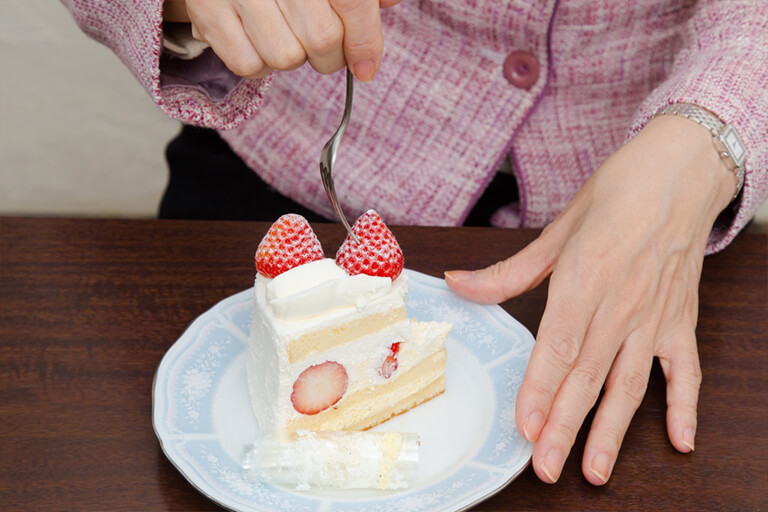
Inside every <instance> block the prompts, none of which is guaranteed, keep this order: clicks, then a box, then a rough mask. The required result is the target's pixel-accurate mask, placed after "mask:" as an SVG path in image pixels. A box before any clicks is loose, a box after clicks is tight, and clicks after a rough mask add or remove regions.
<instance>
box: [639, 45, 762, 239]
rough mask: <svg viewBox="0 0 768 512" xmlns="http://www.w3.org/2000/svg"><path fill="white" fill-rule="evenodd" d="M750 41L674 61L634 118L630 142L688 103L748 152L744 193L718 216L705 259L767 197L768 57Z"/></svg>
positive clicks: (748, 219)
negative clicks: (767, 87) (664, 112)
mask: <svg viewBox="0 0 768 512" xmlns="http://www.w3.org/2000/svg"><path fill="white" fill-rule="evenodd" d="M763 48H765V46H762V47H760V45H758V44H756V43H755V41H754V40H752V41H747V42H745V43H744V46H743V47H741V48H738V49H732V50H730V51H719V52H718V53H717V54H715V55H712V54H708V55H698V56H696V59H695V60H693V59H678V61H677V63H676V66H675V68H674V69H673V71H672V73H671V75H670V76H669V77H668V78H667V79H666V80H665V81H664V82H663V83H661V84H660V85H659V86H658V87H657V88H656V89H655V90H654V91H653V92H652V93H651V95H650V96H649V97H648V98H647V99H646V100H645V101H644V102H643V104H642V105H641V106H640V108H639V109H638V111H637V112H636V113H635V116H634V122H633V124H632V127H631V129H630V134H629V137H632V136H634V135H635V134H637V132H639V131H640V130H641V129H642V128H643V127H644V126H645V124H646V123H647V122H648V121H649V120H650V119H651V118H652V117H653V116H654V115H655V114H656V113H657V112H658V111H659V110H661V108H663V107H664V106H666V105H669V104H673V103H692V104H695V105H698V106H701V107H704V108H706V109H707V110H710V111H711V112H713V113H714V114H715V115H717V116H718V117H719V118H720V119H721V120H722V121H723V122H724V123H726V124H731V125H732V126H733V127H734V129H735V130H736V132H737V133H738V134H739V136H740V137H741V138H742V140H743V141H744V144H745V146H746V148H747V159H746V162H745V179H744V187H743V189H742V192H741V194H740V195H739V196H738V197H737V198H736V199H735V200H734V201H733V202H732V203H731V204H730V205H729V206H728V207H726V209H725V210H724V211H723V212H722V213H721V214H720V216H719V217H718V220H717V221H716V223H715V225H714V226H713V229H712V232H711V233H710V236H709V240H708V242H707V249H706V250H707V254H712V253H715V252H718V251H720V250H722V249H724V248H725V247H726V246H727V245H728V244H729V243H730V242H731V241H732V240H733V239H734V238H735V237H736V235H737V234H738V233H739V231H741V230H742V229H743V228H744V227H745V226H746V225H747V224H748V223H749V221H750V220H751V219H752V217H753V216H754V215H755V213H756V212H757V210H758V208H759V207H760V205H761V203H762V202H763V201H764V200H765V198H766V196H768V147H767V146H766V144H765V142H764V134H765V130H766V127H768V105H766V97H765V95H764V91H763V87H759V86H757V84H765V83H768V69H767V68H766V67H765V62H766V60H767V57H768V52H767V51H766V50H764V49H763Z"/></svg>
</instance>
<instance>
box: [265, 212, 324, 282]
mask: <svg viewBox="0 0 768 512" xmlns="http://www.w3.org/2000/svg"><path fill="white" fill-rule="evenodd" d="M322 258H323V248H322V246H321V245H320V240H318V239H317V235H315V232H314V231H312V228H311V227H310V226H309V222H307V219H305V218H304V217H302V216H301V215H298V214H296V213H289V214H287V215H283V216H282V217H280V218H279V219H277V220H276V221H275V223H274V224H272V226H271V227H270V228H269V231H267V234H266V235H264V238H262V239H261V242H260V243H259V247H258V248H257V249H256V256H255V258H254V259H255V261H256V270H257V271H258V273H259V274H261V275H263V276H266V277H277V276H279V275H280V274H282V273H283V272H285V271H286V270H290V269H292V268H294V267H298V266H299V265H303V264H305V263H309V262H311V261H315V260H319V259H322Z"/></svg>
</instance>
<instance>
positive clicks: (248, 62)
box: [187, 0, 270, 78]
mask: <svg viewBox="0 0 768 512" xmlns="http://www.w3.org/2000/svg"><path fill="white" fill-rule="evenodd" d="M187 12H188V13H189V17H190V20H191V22H192V35H193V37H195V39H199V40H200V41H205V42H206V43H208V44H209V45H210V46H211V48H213V51H214V52H215V53H216V55H218V56H219V58H220V59H221V60H222V62H224V64H225V65H226V66H227V68H229V69H230V70H231V71H232V72H233V73H235V74H236V75H238V76H247V77H254V78H261V77H263V76H266V75H267V74H268V73H269V71H270V70H269V69H268V68H267V66H266V64H265V63H264V61H263V60H262V58H261V57H260V56H259V54H258V52H257V51H256V49H255V48H254V46H253V44H252V42H251V40H250V39H249V38H248V36H247V34H246V33H245V31H244V30H243V25H242V23H241V21H240V17H239V16H238V14H237V12H235V10H234V9H233V8H232V7H231V6H230V5H229V4H227V3H224V2H222V3H219V2H209V1H208V0H187Z"/></svg>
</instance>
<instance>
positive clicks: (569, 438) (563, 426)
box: [553, 419, 579, 447]
mask: <svg viewBox="0 0 768 512" xmlns="http://www.w3.org/2000/svg"><path fill="white" fill-rule="evenodd" d="M553 429H554V431H555V432H557V433H558V434H559V435H560V436H561V437H562V438H563V439H564V440H565V441H566V442H567V443H568V446H569V447H570V446H572V445H573V443H574V441H575V440H576V435H577V434H578V432H579V425H574V424H573V423H571V422H568V421H566V420H562V419H561V420H557V421H556V422H555V424H554V425H553Z"/></svg>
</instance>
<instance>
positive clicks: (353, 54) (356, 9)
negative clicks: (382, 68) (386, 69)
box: [331, 0, 384, 82]
mask: <svg viewBox="0 0 768 512" xmlns="http://www.w3.org/2000/svg"><path fill="white" fill-rule="evenodd" d="M331 7H333V10H334V11H335V12H336V14H337V15H338V16H339V18H341V22H342V23H343V24H344V58H345V59H346V61H347V66H348V67H349V69H350V70H351V71H352V73H353V74H354V75H355V77H357V79H358V80H360V81H362V82H367V81H369V80H372V79H373V75H375V74H376V71H378V69H379V65H380V64H381V56H382V52H383V49H384V39H383V35H382V31H381V13H380V12H379V2H378V0H364V1H349V0H331Z"/></svg>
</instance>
